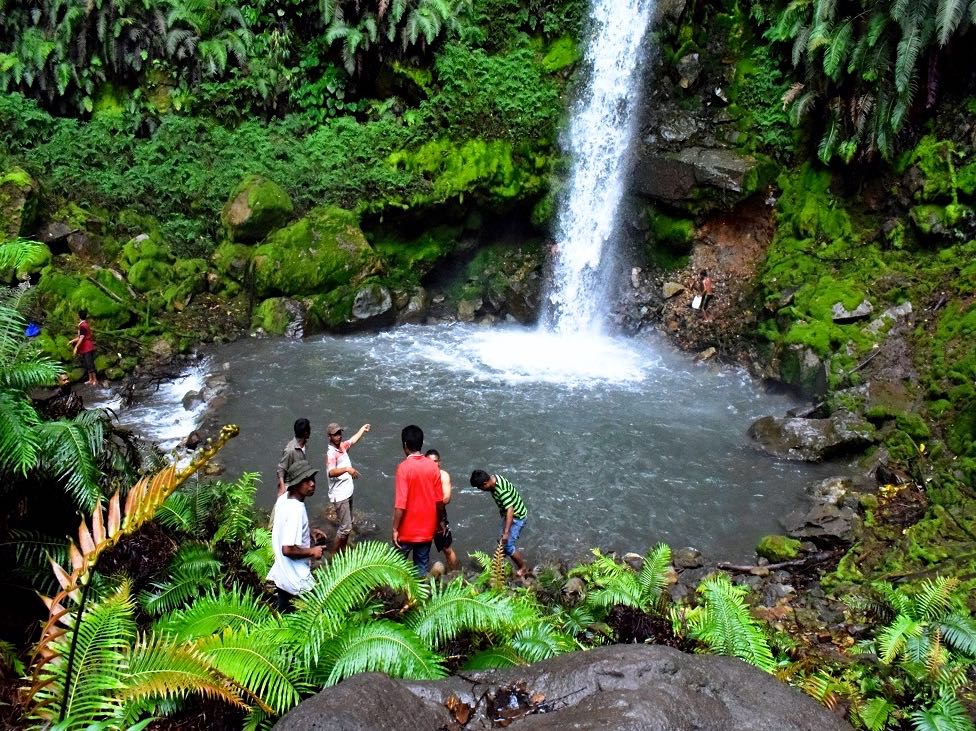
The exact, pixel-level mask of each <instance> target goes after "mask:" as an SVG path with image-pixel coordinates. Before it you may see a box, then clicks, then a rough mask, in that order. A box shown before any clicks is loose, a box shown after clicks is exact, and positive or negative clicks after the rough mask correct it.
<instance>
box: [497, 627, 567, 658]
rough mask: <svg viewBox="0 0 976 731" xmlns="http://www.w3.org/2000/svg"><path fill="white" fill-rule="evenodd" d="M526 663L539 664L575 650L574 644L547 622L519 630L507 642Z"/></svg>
mask: <svg viewBox="0 0 976 731" xmlns="http://www.w3.org/2000/svg"><path fill="white" fill-rule="evenodd" d="M508 644H509V646H510V647H511V648H512V649H513V650H515V652H517V653H518V654H519V657H521V658H522V659H523V660H525V661H526V662H530V663H532V662H540V661H542V660H548V659H549V658H551V657H556V656H557V655H562V654H564V653H566V652H571V651H572V650H575V649H576V645H575V643H574V642H573V641H572V639H571V638H570V637H567V636H566V635H564V634H563V633H562V632H560V631H559V630H558V629H556V628H555V627H554V626H552V625H551V624H549V623H548V622H538V623H536V624H534V625H532V626H531V627H525V628H524V629H521V630H519V631H518V632H517V633H515V635H514V636H513V637H512V639H510V640H509V641H508Z"/></svg>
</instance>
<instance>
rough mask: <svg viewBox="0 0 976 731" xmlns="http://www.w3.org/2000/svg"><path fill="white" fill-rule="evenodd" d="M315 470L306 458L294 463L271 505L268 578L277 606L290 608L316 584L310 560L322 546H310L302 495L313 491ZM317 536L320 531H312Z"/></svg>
mask: <svg viewBox="0 0 976 731" xmlns="http://www.w3.org/2000/svg"><path fill="white" fill-rule="evenodd" d="M317 472H318V470H316V469H314V468H313V467H312V465H310V464H309V463H308V462H307V461H306V460H299V461H298V462H294V463H293V464H292V465H291V467H290V468H289V469H288V472H287V474H286V476H285V488H286V492H285V494H284V495H281V496H280V497H279V498H278V501H277V502H276V503H275V507H274V524H273V525H272V528H271V545H272V548H273V549H274V565H273V566H272V567H271V571H270V572H268V581H273V582H274V585H275V587H277V600H278V609H279V610H280V611H282V612H289V611H291V610H292V608H293V606H292V602H293V601H294V599H295V597H296V596H297V595H298V594H300V593H301V592H303V591H308V590H309V589H311V588H312V586H313V584H314V583H315V582H314V581H313V580H312V566H311V560H312V559H313V558H314V559H316V560H318V559H321V558H322V546H313V545H312V531H310V530H309V525H308V512H307V511H306V510H305V498H307V497H309V496H310V495H314V494H315V475H316V473H317ZM315 534H316V538H317V537H318V536H319V535H321V531H318V530H316V531H315Z"/></svg>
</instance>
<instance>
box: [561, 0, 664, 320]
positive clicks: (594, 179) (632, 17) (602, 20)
mask: <svg viewBox="0 0 976 731" xmlns="http://www.w3.org/2000/svg"><path fill="white" fill-rule="evenodd" d="M593 3H594V4H593V7H592V10H591V22H592V24H593V32H592V34H591V36H590V42H589V47H588V48H587V51H586V62H587V65H588V67H589V79H588V83H587V84H586V88H585V89H584V90H583V93H582V94H581V96H580V98H579V99H578V100H577V102H576V104H575V105H574V108H573V110H572V114H571V121H570V128H569V135H568V147H569V153H570V155H571V157H572V161H573V172H572V176H571V179H570V185H569V189H568V192H567V194H566V195H565V197H564V199H563V200H562V207H561V210H560V212H559V219H558V223H557V234H556V249H555V261H554V264H553V280H552V281H551V282H550V283H549V288H550V293H549V305H548V306H549V312H548V313H547V317H545V318H544V321H545V322H546V323H547V325H548V326H549V327H551V328H552V329H553V330H555V331H556V332H557V333H578V332H599V331H600V330H601V324H602V320H603V317H602V313H604V312H606V311H607V309H608V308H607V288H608V286H609V283H610V274H611V273H612V272H611V270H612V265H611V261H612V252H610V251H609V248H610V247H609V246H608V245H609V243H610V241H611V239H612V238H613V235H614V233H615V224H616V219H617V210H618V208H619V207H620V200H621V197H622V195H623V191H624V182H625V177H626V174H627V172H628V168H629V165H628V161H629V155H628V150H629V148H630V143H631V140H632V139H633V137H634V128H635V121H636V117H637V115H636V114H635V111H636V107H637V103H638V98H639V73H638V72H639V69H640V67H641V61H642V57H643V51H642V41H643V39H644V35H645V33H646V31H647V27H648V25H649V24H650V18H651V14H652V12H653V8H654V4H655V0H593Z"/></svg>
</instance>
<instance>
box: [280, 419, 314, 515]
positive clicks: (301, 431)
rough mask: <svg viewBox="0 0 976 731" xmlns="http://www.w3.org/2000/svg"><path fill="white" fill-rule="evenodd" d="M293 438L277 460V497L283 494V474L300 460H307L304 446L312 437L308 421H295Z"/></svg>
mask: <svg viewBox="0 0 976 731" xmlns="http://www.w3.org/2000/svg"><path fill="white" fill-rule="evenodd" d="M294 430H295V438H294V439H292V440H291V441H290V442H288V444H286V445H285V448H284V449H283V450H282V451H281V459H280V460H278V469H277V471H276V474H277V476H278V496H279V497H280V496H281V495H284V494H285V474H286V473H287V472H288V470H289V469H291V466H292V465H293V464H295V462H298V461H300V460H303V459H304V460H307V459H308V455H307V454H306V453H305V446H306V445H307V444H308V438H309V437H310V436H311V435H312V426H311V424H310V423H309V421H308V419H306V418H304V417H303V418H301V419H296V420H295V426H294Z"/></svg>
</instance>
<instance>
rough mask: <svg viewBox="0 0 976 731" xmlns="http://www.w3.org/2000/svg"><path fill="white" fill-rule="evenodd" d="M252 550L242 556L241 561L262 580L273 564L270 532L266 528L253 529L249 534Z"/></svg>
mask: <svg viewBox="0 0 976 731" xmlns="http://www.w3.org/2000/svg"><path fill="white" fill-rule="evenodd" d="M251 542H252V543H253V544H254V548H252V549H251V550H250V551H248V552H247V553H245V554H244V556H243V557H242V558H241V560H242V561H243V562H244V565H245V566H247V567H248V568H250V569H251V571H253V572H254V573H255V574H256V575H257V576H258V577H260V578H264V577H265V576H267V575H268V572H269V571H270V570H271V566H272V564H274V549H273V548H272V545H271V531H269V530H268V529H267V528H255V529H254V531H253V532H252V533H251Z"/></svg>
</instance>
